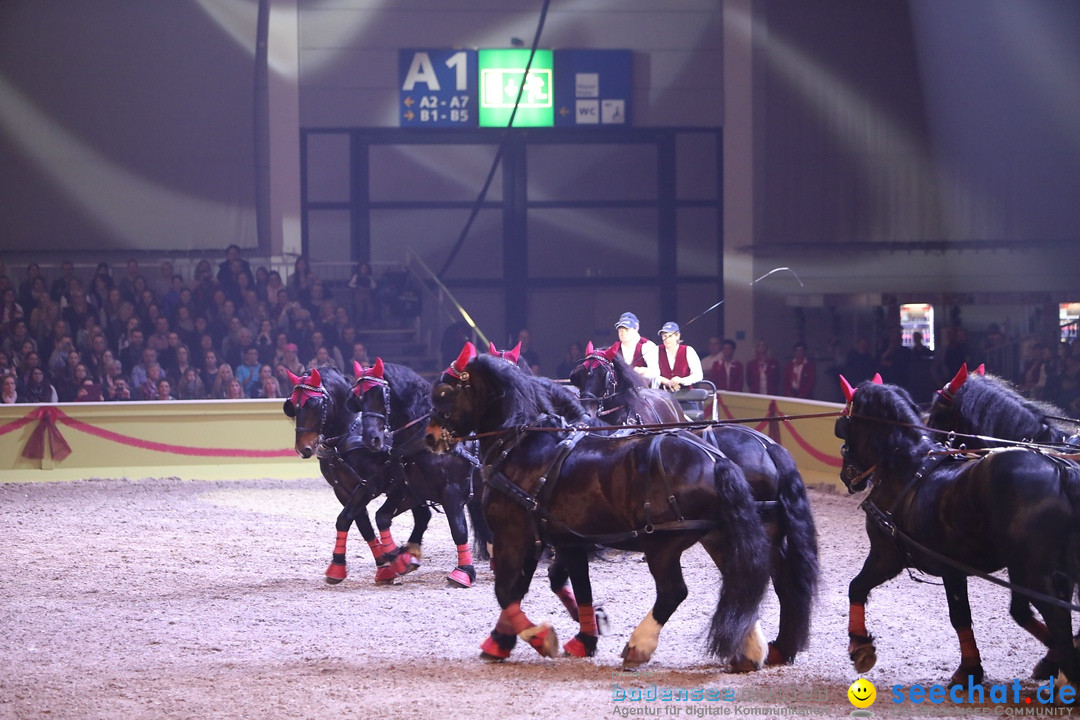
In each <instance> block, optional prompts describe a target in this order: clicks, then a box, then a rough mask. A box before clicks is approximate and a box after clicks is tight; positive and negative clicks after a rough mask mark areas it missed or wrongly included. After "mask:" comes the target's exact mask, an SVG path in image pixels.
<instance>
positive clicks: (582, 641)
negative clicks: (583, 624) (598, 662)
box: [563, 633, 597, 658]
mask: <svg viewBox="0 0 1080 720" xmlns="http://www.w3.org/2000/svg"><path fill="white" fill-rule="evenodd" d="M596 640H597V638H596V636H595V635H586V634H585V633H578V634H577V635H575V636H574V637H572V638H570V640H569V641H567V643H566V644H565V645H563V652H564V653H565V654H566V655H569V656H570V657H576V658H587V657H592V656H593V655H595V654H596Z"/></svg>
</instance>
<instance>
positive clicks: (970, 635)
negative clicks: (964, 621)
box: [956, 628, 982, 665]
mask: <svg viewBox="0 0 1080 720" xmlns="http://www.w3.org/2000/svg"><path fill="white" fill-rule="evenodd" d="M956 637H958V638H959V639H960V663H961V664H963V665H979V664H981V663H982V658H981V657H980V656H979V648H978V647H977V646H976V645H975V631H973V630H972V629H971V628H960V629H958V630H957V631H956Z"/></svg>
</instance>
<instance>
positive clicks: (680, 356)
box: [657, 322, 704, 392]
mask: <svg viewBox="0 0 1080 720" xmlns="http://www.w3.org/2000/svg"><path fill="white" fill-rule="evenodd" d="M659 335H660V341H661V342H662V343H663V344H664V347H663V348H661V349H660V351H659V353H658V357H657V364H658V365H659V366H660V377H659V378H658V379H657V382H658V383H659V385H660V387H664V388H667V389H668V390H671V391H672V392H675V391H677V390H681V389H682V388H684V387H691V386H692V385H693V384H694V383H696V382H698V381H699V380H702V379H704V374H703V373H702V371H701V359H700V358H698V354H697V351H696V350H694V348H692V347H691V346H689V345H685V344H683V342H682V333H681V332H680V331H679V325H678V323H674V322H666V323H664V325H663V326H662V327H661V328H660V332H659Z"/></svg>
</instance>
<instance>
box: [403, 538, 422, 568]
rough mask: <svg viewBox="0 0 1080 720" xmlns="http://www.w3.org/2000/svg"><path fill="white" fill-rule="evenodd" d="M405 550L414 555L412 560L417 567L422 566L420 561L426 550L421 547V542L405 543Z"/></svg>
mask: <svg viewBox="0 0 1080 720" xmlns="http://www.w3.org/2000/svg"><path fill="white" fill-rule="evenodd" d="M405 552H407V553H409V554H410V555H412V561H413V563H415V564H416V566H417V567H419V566H420V561H421V560H422V559H423V557H424V551H423V550H422V549H421V547H420V544H419V543H414V542H407V543H405Z"/></svg>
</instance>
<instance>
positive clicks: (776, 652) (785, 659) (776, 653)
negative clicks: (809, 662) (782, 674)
mask: <svg viewBox="0 0 1080 720" xmlns="http://www.w3.org/2000/svg"><path fill="white" fill-rule="evenodd" d="M794 664H795V656H794V655H785V654H784V653H783V652H781V651H780V649H779V648H778V647H776V643H769V654H768V655H766V656H765V665H766V666H772V665H794Z"/></svg>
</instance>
